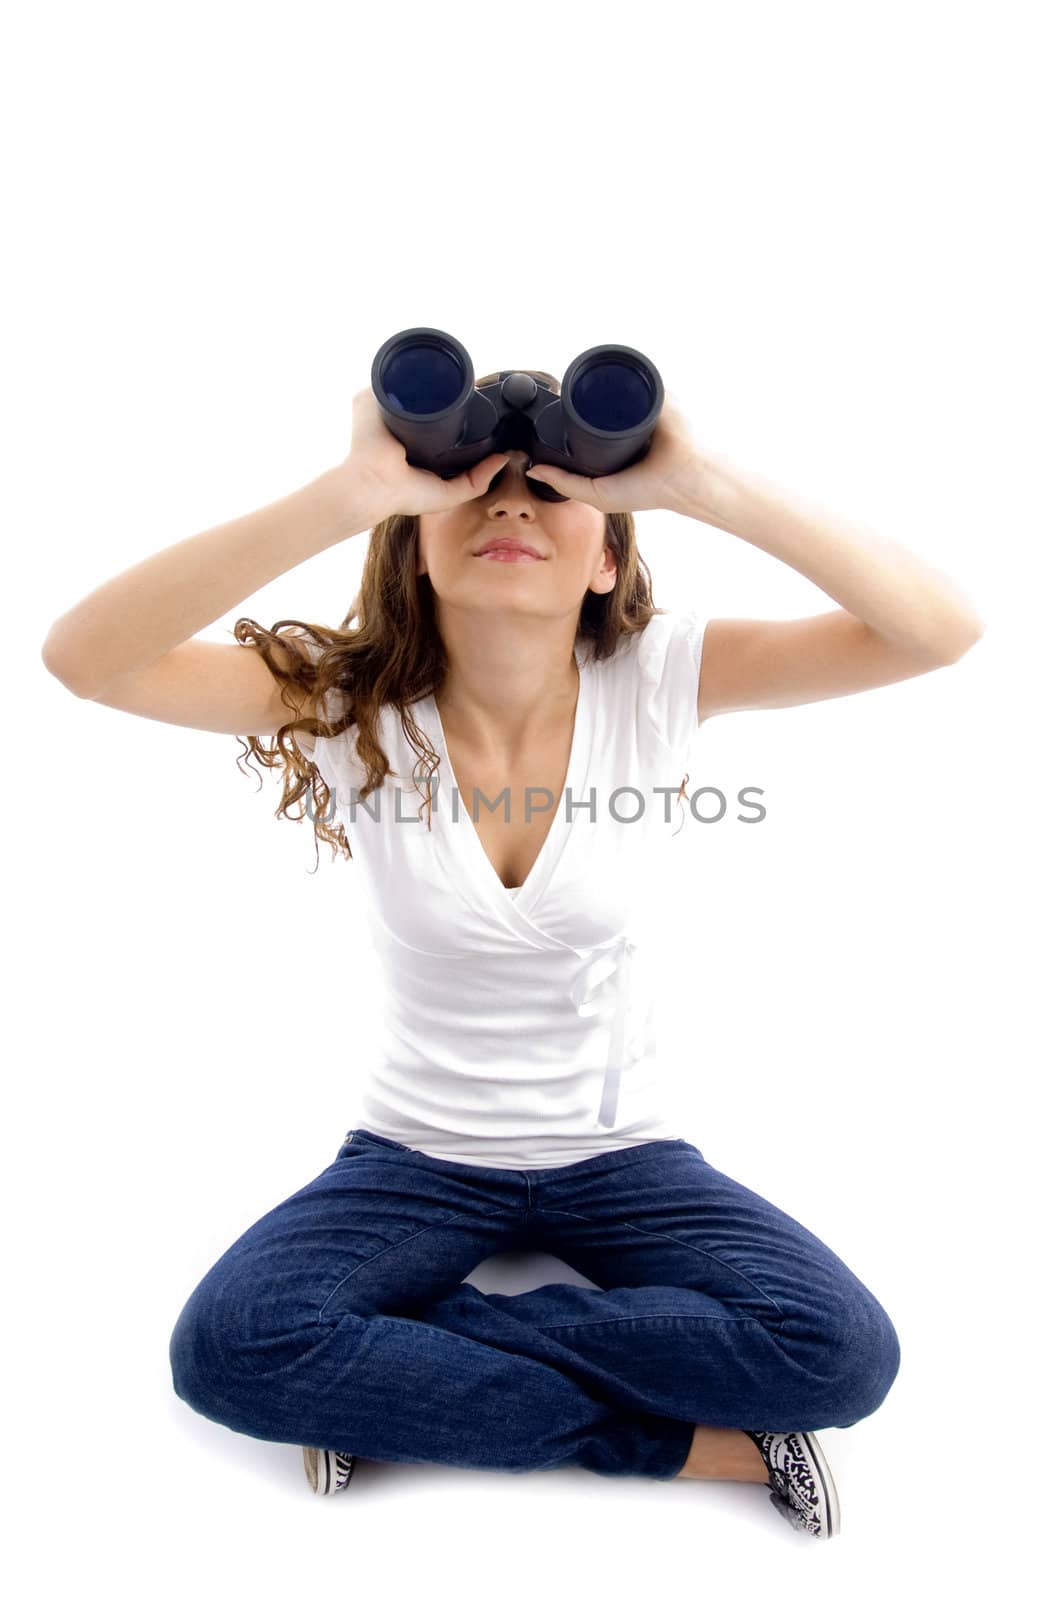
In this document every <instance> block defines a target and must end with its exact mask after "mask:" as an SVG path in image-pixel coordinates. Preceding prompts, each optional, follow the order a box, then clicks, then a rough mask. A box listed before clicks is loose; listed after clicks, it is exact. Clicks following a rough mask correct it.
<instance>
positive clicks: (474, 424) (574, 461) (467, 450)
mask: <svg viewBox="0 0 1064 1600" xmlns="http://www.w3.org/2000/svg"><path fill="white" fill-rule="evenodd" d="M372 383H373V393H374V394H375V396H376V398H377V404H378V406H379V407H380V411H381V416H382V417H383V419H384V422H385V425H386V427H387V428H388V431H389V432H390V433H392V434H394V436H395V437H396V438H397V439H398V440H399V441H400V442H401V443H402V444H403V445H405V446H406V458H407V461H408V462H409V463H410V465H411V466H412V467H421V468H424V469H425V470H427V471H429V472H435V473H436V474H437V476H438V477H441V478H454V477H457V476H458V474H459V473H460V472H466V471H468V469H469V468H470V467H475V466H476V464H477V462H478V461H483V460H484V458H485V456H490V455H494V454H495V453H496V452H497V451H502V450H521V451H524V452H525V453H526V454H527V455H528V456H529V457H530V464H538V463H539V462H542V463H543V464H544V465H545V466H555V467H562V468H564V470H565V471H567V472H576V473H579V474H580V475H581V477H585V478H601V477H605V476H606V475H607V474H608V473H611V472H620V471H622V470H623V468H625V467H631V466H634V465H635V463H636V462H637V461H641V460H642V459H643V457H644V456H645V455H646V454H647V452H648V451H649V449H650V446H651V441H652V438H653V434H654V429H655V427H656V426H657V421H658V417H659V416H660V415H661V408H662V404H663V402H664V399H665V389H664V386H663V384H662V381H661V377H660V375H659V373H658V369H657V368H656V367H655V365H654V363H653V362H652V361H650V360H648V358H647V357H646V356H644V355H641V354H640V352H639V351H638V350H632V349H630V348H629V346H628V345H624V344H597V345H595V346H594V347H593V348H592V349H590V350H585V351H584V352H583V353H582V354H581V355H578V356H577V357H576V360H575V361H572V362H571V363H570V364H569V366H568V367H567V368H566V371H565V376H564V377H563V379H562V392H561V394H560V395H556V394H554V393H552V391H551V390H550V389H549V388H548V387H547V385H546V384H544V383H540V382H539V381H538V380H537V379H536V378H533V377H532V376H531V375H530V374H529V373H527V372H515V371H514V370H513V369H508V370H507V371H505V372H502V373H501V375H500V377H499V379H498V381H497V382H495V383H491V384H487V385H485V387H484V388H482V389H478V388H477V387H476V385H475V374H474V371H473V363H472V361H470V359H469V355H468V353H467V351H466V350H465V348H464V347H463V346H462V345H460V344H459V342H458V340H457V339H455V338H452V336H451V335H450V334H448V333H442V332H441V331H440V329H439V328H406V329H404V330H403V332H402V333H396V334H393V335H392V337H391V338H390V339H388V340H387V341H386V342H385V343H384V344H382V345H381V347H380V349H379V350H378V351H377V354H376V356H375V357H374V358H373V373H372ZM527 482H528V483H529V485H530V486H531V488H532V491H533V493H534V494H535V495H536V496H537V497H538V498H539V499H541V500H566V499H568V496H567V495H564V494H559V493H558V491H557V490H556V489H552V488H551V486H550V484H549V483H541V482H537V481H536V479H535V478H529V479H528V480H527Z"/></svg>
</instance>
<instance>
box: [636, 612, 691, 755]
mask: <svg viewBox="0 0 1064 1600" xmlns="http://www.w3.org/2000/svg"><path fill="white" fill-rule="evenodd" d="M707 621H708V618H707V617H706V616H705V615H704V614H703V612H702V611H701V610H699V609H697V608H688V609H686V610H682V611H664V612H659V613H658V615H656V616H653V617H651V619H650V621H649V622H648V623H647V625H646V627H645V628H644V629H643V631H642V633H641V634H640V635H639V637H638V639H637V641H636V650H635V654H636V668H637V674H638V680H639V686H638V690H637V705H638V707H639V713H640V716H641V717H642V718H643V719H644V720H645V721H646V722H647V723H648V724H649V725H650V728H651V730H652V731H653V732H654V733H655V734H656V735H657V737H658V738H659V739H660V740H661V742H662V743H663V744H664V745H665V746H666V748H667V749H668V750H670V751H671V752H672V753H673V754H674V755H675V756H676V757H677V759H678V760H681V761H683V760H685V759H686V757H687V754H688V751H689V749H690V746H691V741H692V740H693V738H694V736H695V734H696V733H697V732H698V680H699V674H700V672H701V669H702V640H703V638H704V636H705V629H706V623H707Z"/></svg>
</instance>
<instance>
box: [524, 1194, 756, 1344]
mask: <svg viewBox="0 0 1064 1600" xmlns="http://www.w3.org/2000/svg"><path fill="white" fill-rule="evenodd" d="M540 1209H541V1210H543V1211H546V1212H549V1211H553V1212H554V1213H555V1214H556V1215H557V1216H561V1217H575V1218H576V1219H577V1221H578V1222H587V1223H590V1225H591V1226H592V1227H594V1226H595V1219H594V1218H593V1217H585V1216H583V1215H582V1214H581V1213H580V1212H579V1211H562V1210H560V1209H558V1208H557V1207H554V1206H543V1207H541V1208H540ZM622 1226H623V1227H625V1228H630V1229H631V1230H632V1232H633V1233H641V1234H643V1235H644V1236H645V1237H646V1238H648V1239H665V1240H666V1241H667V1242H668V1243H669V1244H676V1245H681V1246H682V1247H683V1248H684V1249H685V1250H694V1251H695V1252H696V1254H698V1255H700V1256H706V1257H707V1258H708V1259H709V1260H710V1261H715V1262H716V1263H717V1265H718V1266H721V1267H725V1268H727V1270H728V1271H729V1272H734V1274H735V1276H736V1277H737V1278H741V1279H742V1280H743V1282H744V1283H747V1284H749V1285H750V1287H751V1289H753V1290H754V1291H755V1292H756V1293H757V1294H759V1295H760V1296H761V1297H762V1299H764V1300H767V1301H768V1302H769V1303H770V1304H771V1305H773V1306H775V1308H776V1311H777V1312H778V1313H779V1315H780V1316H781V1317H786V1312H785V1311H784V1310H783V1307H782V1306H781V1305H779V1304H778V1303H777V1302H776V1301H775V1300H774V1299H773V1297H772V1295H770V1294H767V1293H766V1291H765V1290H764V1289H762V1287H761V1285H760V1284H759V1283H755V1282H754V1280H753V1278H748V1277H747V1275H746V1273H745V1272H743V1271H742V1270H741V1268H739V1267H734V1266H732V1264H731V1262H730V1261H724V1260H723V1259H722V1258H721V1257H720V1256H718V1255H714V1253H713V1251H712V1250H703V1248H702V1246H701V1245H697V1244H690V1243H688V1241H687V1240H686V1239H674V1238H673V1236H672V1234H670V1233H657V1232H655V1231H654V1230H653V1229H652V1228H640V1227H638V1226H637V1225H636V1224H635V1223H633V1222H625V1223H622ZM756 1320H757V1319H756V1318H755V1321H756Z"/></svg>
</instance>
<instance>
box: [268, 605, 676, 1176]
mask: <svg viewBox="0 0 1064 1600" xmlns="http://www.w3.org/2000/svg"><path fill="white" fill-rule="evenodd" d="M706 621H707V619H706V617H705V616H704V615H703V614H702V613H701V612H700V611H698V610H694V609H690V610H684V611H675V612H669V611H664V612H659V613H657V614H655V615H654V616H652V617H651V618H650V621H649V622H648V623H647V625H646V627H645V628H644V629H643V630H641V631H640V632H639V633H636V634H630V635H626V636H625V637H624V638H622V640H621V641H620V643H619V644H618V646H617V648H616V650H615V651H614V654H613V655H612V656H611V657H609V658H608V659H607V660H604V661H595V660H594V659H593V657H592V655H591V645H590V643H589V642H588V641H586V640H583V639H577V641H576V646H575V651H574V655H575V660H576V664H577V667H578V671H579V689H578V694H577V702H576V710H575V715H574V722H573V735H572V743H571V746H570V753H569V762H568V769H567V772H566V776H565V780H564V786H563V789H562V794H561V797H560V799H559V801H558V805H557V808H556V810H555V812H554V815H553V817H552V819H551V823H550V827H549V829H548V831H547V836H546V838H545V840H544V842H543V844H542V846H541V848H540V851H539V854H538V855H537V856H536V859H535V861H534V862H533V864H532V867H531V868H530V870H529V872H528V874H527V876H526V878H525V880H524V882H523V883H522V884H520V885H518V886H517V887H515V888H507V887H506V886H505V885H504V884H503V882H502V880H501V878H500V877H499V875H498V873H497V872H496V870H495V868H494V866H493V865H492V863H491V860H490V858H489V856H488V854H487V852H486V850H485V849H484V846H483V844H482V842H481V840H480V837H479V835H478V833H477V831H476V828H475V826H474V823H473V819H472V817H471V816H470V814H469V811H468V810H467V808H466V805H465V801H464V800H463V797H462V794H461V792H460V790H459V788H458V785H457V783H456V782H455V776H454V771H453V769H452V767H451V764H450V758H449V754H448V751H447V741H446V737H445V735H444V730H443V725H442V722H441V719H440V715H439V711H438V708H437V706H436V701H435V696H434V695H432V694H428V695H425V696H424V697H423V698H422V699H420V700H418V701H416V702H414V703H412V704H411V705H410V707H409V714H410V715H411V716H412V717H413V718H414V720H415V721H416V722H417V724H418V726H419V728H420V729H421V731H422V733H423V735H424V737H425V738H426V740H427V742H428V743H429V745H430V746H431V747H432V748H433V749H434V750H435V751H436V753H437V754H438V756H439V758H440V759H439V766H438V768H437V770H436V772H435V773H434V774H433V775H432V777H431V778H429V777H428V776H427V775H426V767H425V763H424V761H423V759H422V758H421V756H420V752H418V751H416V750H414V748H413V747H412V746H411V744H410V743H409V741H408V740H407V738H406V735H405V733H404V732H403V729H402V724H401V721H400V718H399V713H398V711H397V709H396V708H395V707H394V706H391V705H386V706H384V707H383V708H382V711H381V718H380V728H379V740H380V743H381V747H382V749H383V750H384V753H385V755H386V757H387V759H388V764H389V766H390V767H391V769H392V774H391V775H390V776H388V777H387V778H386V779H385V781H384V784H383V785H382V786H381V787H380V788H378V789H376V790H374V792H373V793H372V794H370V795H369V796H368V797H367V799H366V800H365V801H360V800H359V798H358V791H359V788H360V786H361V784H362V783H363V782H364V781H365V768H364V766H363V764H362V762H361V760H360V759H359V757H358V756H357V754H356V752H355V748H354V746H355V735H356V730H355V729H354V728H349V729H347V730H345V731H344V732H343V733H342V734H338V735H336V736H335V737H334V738H332V739H326V738H318V739H311V738H310V737H309V736H307V735H302V734H299V735H297V738H298V739H299V743H300V746H301V748H302V749H303V750H304V751H305V753H306V754H307V755H308V756H309V757H310V758H311V760H312V761H313V762H314V764H315V765H316V766H317V768H318V770H319V772H320V773H321V776H322V778H323V779H324V781H325V783H326V784H327V786H328V789H329V805H330V810H329V812H328V813H327V814H326V820H327V821H328V822H329V823H330V825H335V824H337V823H339V824H340V825H341V826H342V827H343V831H344V833H345V835H346V837H347V840H348V843H349V845H350V848H351V852H352V863H353V864H354V866H355V868H356V871H357V874H358V877H359V879H360V883H361V889H360V892H359V893H358V895H357V901H356V900H353V901H352V906H353V907H354V906H355V905H356V904H357V907H358V909H360V910H364V911H365V914H366V916H367V918H368V919H369V923H370V930H371V934H372V943H373V948H374V952H375V955H376V957H377V962H378V966H379V971H378V972H377V973H375V974H373V975H371V974H369V973H362V972H359V973H356V974H354V978H355V981H354V983H353V984H352V983H351V975H349V974H345V975H344V986H345V988H346V992H347V999H346V1000H341V999H337V1000H335V1001H334V1004H333V1011H332V1014H331V1017H330V1019H329V1022H328V1024H327V1027H328V1035H329V1036H330V1037H331V1038H332V1039H334V1040H335V1041H336V1042H337V1045H338V1048H341V1049H343V1050H344V1051H345V1052H346V1053H347V1054H348V1056H349V1058H350V1059H351V1061H352V1064H353V1065H355V1066H356V1068H357V1070H358V1071H359V1073H360V1074H361V1079H362V1106H361V1111H360V1112H359V1114H358V1118H357V1120H355V1121H352V1122H351V1123H350V1126H352V1127H362V1128H365V1129H366V1130H367V1131H369V1132H371V1133H377V1134H379V1135H381V1136H382V1137H384V1138H388V1139H393V1140H395V1141H396V1142H398V1143H400V1144H403V1145H405V1146H407V1147H408V1148H410V1149H413V1150H419V1151H422V1152H423V1153H424V1154H426V1155H431V1156H435V1157H437V1158H438V1159H441V1160H445V1161H446V1160H450V1161H460V1162H463V1163H465V1164H467V1165H473V1166H492V1167H516V1168H543V1167H557V1166H564V1165H567V1164H568V1163H570V1162H573V1161H582V1160H585V1159H587V1158H588V1157H591V1156H595V1155H601V1154H603V1153H604V1152H606V1151H610V1150H621V1149H628V1148H629V1147H630V1146H632V1145H635V1144H644V1143H647V1142H649V1141H650V1140H652V1139H663V1138H681V1137H682V1134H681V1133H680V1131H679V1130H678V1129H677V1128H676V1127H674V1126H673V1124H672V1123H671V1121H670V1120H669V1118H668V1117H667V1116H666V1115H664V1114H663V1112H662V1109H661V1106H660V1105H659V1104H658V1103H657V1094H658V1089H659V1077H658V1071H659V1068H660V1067H661V1066H662V1063H659V1062H658V1059H657V1051H656V1040H655V1030H654V1017H653V996H652V994H651V992H650V988H651V986H650V985H649V983H648V982H647V981H646V974H645V972H644V970H643V968H644V965H645V963H642V962H641V961H640V959H639V954H638V952H639V946H640V942H641V939H642V937H643V935H642V931H641V927H640V924H641V920H642V913H643V911H644V910H645V909H646V906H647V903H648V895H650V894H651V893H652V892H653V889H654V887H655V886H656V885H657V884H658V883H659V882H660V873H661V872H662V870H664V869H665V867H666V857H664V856H663V855H662V853H661V852H662V851H663V850H665V851H666V852H667V843H668V840H669V839H670V838H672V837H674V836H675V834H676V832H677V831H678V829H679V827H680V826H681V825H682V822H683V818H682V816H681V812H682V811H683V810H684V809H685V808H686V799H685V800H684V801H679V802H678V800H677V796H678V792H679V789H680V786H681V784H682V782H683V779H684V776H685V773H686V771H687V760H688V756H689V752H690V747H691V743H692V741H693V739H694V737H695V735H696V733H697V730H698V678H699V671H700V667H701V658H702V639H703V634H704V630H705V627H706ZM306 644H307V645H308V647H309V648H310V650H311V653H312V654H315V653H316V652H317V650H318V649H319V648H320V647H318V646H316V645H315V644H314V642H313V641H312V640H310V639H309V638H308V639H307V640H306ZM340 712H341V705H340V703H339V692H338V691H336V690H332V691H330V696H329V699H328V703H327V706H326V707H325V708H324V714H325V715H327V716H330V717H336V716H338V715H339V714H340ZM415 775H416V782H415ZM430 790H431V792H432V795H433V804H432V809H431V817H430V814H429V808H428V806H427V805H426V804H424V801H425V797H426V795H427V794H428V793H429V792H430ZM502 794H503V796H505V794H506V791H505V790H503V791H502ZM553 798H554V797H553V796H551V795H550V794H549V791H545V790H543V789H535V788H530V789H529V790H528V793H527V795H526V794H525V793H523V792H521V791H520V790H516V789H515V790H511V791H510V805H511V807H512V808H515V807H520V806H524V805H525V804H526V803H527V804H528V805H529V806H545V805H546V806H549V805H550V804H551V803H553ZM308 799H309V797H308ZM499 801H500V796H499V795H492V794H484V793H483V791H478V792H477V805H478V806H479V805H480V804H483V805H485V806H489V807H490V806H492V805H494V804H497V803H499ZM310 803H311V804H312V802H310ZM430 824H431V825H430ZM375 980H376V981H375ZM337 992H339V985H338V986H337ZM366 1000H372V1001H377V1002H378V1004H377V1006H376V1007H375V1008H372V1009H375V1010H376V1011H377V1013H378V1023H379V1025H378V1026H377V1029H376V1036H375V1037H374V1036H373V1034H374V1029H373V1027H372V1026H370V1027H369V1028H368V1030H367V1027H366V1023H367V1018H366V1015H365V1010H364V1002H365V1001H366ZM367 1032H368V1035H369V1036H370V1037H371V1038H372V1044H371V1045H369V1046H367V1045H365V1044H364V1038H365V1037H366V1036H367ZM343 1041H348V1042H346V1043H344V1042H343Z"/></svg>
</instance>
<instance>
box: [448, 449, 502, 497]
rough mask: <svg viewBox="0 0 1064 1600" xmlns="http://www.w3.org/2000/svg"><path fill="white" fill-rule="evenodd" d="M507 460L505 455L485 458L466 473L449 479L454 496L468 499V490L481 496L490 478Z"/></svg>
mask: <svg viewBox="0 0 1064 1600" xmlns="http://www.w3.org/2000/svg"><path fill="white" fill-rule="evenodd" d="M509 459H510V458H509V456H507V455H493V456H485V457H484V459H483V461H478V462H477V464H476V466H475V467H470V468H469V470H468V471H467V472H464V473H462V474H461V475H460V476H459V477H457V478H452V479H451V484H452V487H453V489H454V492H455V495H456V496H461V497H462V498H464V499H468V498H469V490H470V488H472V489H473V490H474V492H475V493H476V494H478V495H480V494H483V493H484V492H485V490H486V489H487V487H488V484H489V483H490V482H491V480H492V478H494V476H495V474H496V473H497V472H499V471H500V470H501V469H502V468H503V467H505V466H506V464H507V462H508V461H509Z"/></svg>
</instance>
